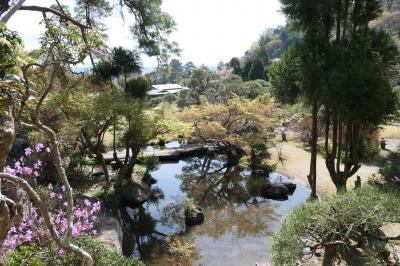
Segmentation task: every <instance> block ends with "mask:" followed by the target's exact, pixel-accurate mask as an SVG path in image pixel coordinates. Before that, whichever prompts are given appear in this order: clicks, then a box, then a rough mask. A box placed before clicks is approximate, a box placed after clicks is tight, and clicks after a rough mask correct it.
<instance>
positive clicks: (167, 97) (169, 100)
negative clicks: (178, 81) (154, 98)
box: [163, 93, 178, 103]
mask: <svg viewBox="0 0 400 266" xmlns="http://www.w3.org/2000/svg"><path fill="white" fill-rule="evenodd" d="M163 101H164V102H166V103H175V102H177V101H178V96H176V95H175V94H172V93H169V94H167V95H164V97H163Z"/></svg>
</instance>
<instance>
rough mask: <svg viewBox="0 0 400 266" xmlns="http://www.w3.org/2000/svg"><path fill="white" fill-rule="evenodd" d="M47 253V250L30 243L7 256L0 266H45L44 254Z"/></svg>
mask: <svg viewBox="0 0 400 266" xmlns="http://www.w3.org/2000/svg"><path fill="white" fill-rule="evenodd" d="M38 251H39V252H38ZM48 252H49V250H48V249H47V248H39V247H38V246H37V245H36V244H34V243H30V244H27V245H23V246H21V247H19V248H18V250H15V251H12V252H11V253H9V254H7V257H6V258H5V260H4V261H3V262H1V263H0V264H1V265H4V266H17V265H27V266H45V265H46V262H45V261H46V254H47V253H48Z"/></svg>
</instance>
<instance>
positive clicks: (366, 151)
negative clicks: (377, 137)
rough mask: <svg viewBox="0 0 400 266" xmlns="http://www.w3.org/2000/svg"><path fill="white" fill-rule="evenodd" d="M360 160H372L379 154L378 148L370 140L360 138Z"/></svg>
mask: <svg viewBox="0 0 400 266" xmlns="http://www.w3.org/2000/svg"><path fill="white" fill-rule="evenodd" d="M359 153H360V159H361V160H364V161H368V160H372V159H374V158H375V157H376V156H377V155H378V154H379V146H377V145H376V143H375V141H374V140H372V139H371V138H368V137H364V136H362V137H361V138H360V151H359Z"/></svg>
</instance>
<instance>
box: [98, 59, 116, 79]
mask: <svg viewBox="0 0 400 266" xmlns="http://www.w3.org/2000/svg"><path fill="white" fill-rule="evenodd" d="M93 70H94V72H95V73H96V74H97V75H99V76H100V77H101V78H102V79H104V80H107V81H108V80H110V79H111V78H112V77H117V76H118V75H119V72H120V68H119V67H118V66H116V65H114V64H113V63H112V61H108V60H101V61H100V62H98V63H97V64H96V65H95V67H94V69H93Z"/></svg>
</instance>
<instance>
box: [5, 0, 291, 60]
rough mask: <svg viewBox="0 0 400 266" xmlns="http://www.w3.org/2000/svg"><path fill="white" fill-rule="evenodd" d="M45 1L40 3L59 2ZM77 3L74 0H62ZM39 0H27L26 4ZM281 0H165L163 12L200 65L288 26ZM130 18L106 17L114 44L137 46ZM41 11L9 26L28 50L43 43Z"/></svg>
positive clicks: (16, 19) (25, 13)
mask: <svg viewBox="0 0 400 266" xmlns="http://www.w3.org/2000/svg"><path fill="white" fill-rule="evenodd" d="M54 2H55V1H52V0H41V1H40V5H49V4H52V3H54ZM60 2H61V3H63V4H64V3H65V4H67V5H71V3H72V2H73V1H71V0H61V1H60ZM37 3H38V1H35V0H27V1H26V5H34V4H37ZM279 8H280V5H279V0H164V2H163V10H164V11H166V12H168V13H169V14H170V15H171V16H172V17H173V18H174V20H175V22H176V23H177V30H176V32H175V33H173V34H172V35H171V40H174V41H176V42H178V44H179V47H180V48H181V49H182V50H183V52H182V54H181V57H180V60H181V61H183V62H188V61H193V62H194V63H195V64H196V65H201V64H205V65H207V66H216V65H217V64H218V62H219V61H225V62H227V61H229V60H230V59H231V58H232V57H234V56H241V55H243V53H244V52H245V51H246V50H247V49H248V48H249V47H250V45H251V44H252V43H253V42H254V41H256V40H257V38H258V36H259V35H260V33H261V32H262V31H263V30H264V29H266V28H269V27H276V26H278V25H283V24H284V22H285V19H284V17H283V15H282V14H281V13H280V12H279ZM130 19H132V18H131V17H129V15H128V14H125V23H124V21H123V20H122V19H121V17H120V15H119V14H115V15H113V16H112V17H110V18H107V20H106V21H105V23H106V25H107V27H108V28H109V30H108V34H109V40H108V43H107V44H108V45H109V46H110V47H115V46H124V47H126V48H129V49H133V48H134V45H135V43H134V41H133V38H132V35H131V34H130V32H129V25H130V23H129V22H130ZM40 20H41V14H40V13H38V12H30V11H19V12H18V13H17V14H16V15H15V16H14V17H12V19H11V20H10V22H9V24H8V26H9V27H10V28H11V29H13V30H16V31H18V32H19V34H20V35H21V36H22V38H23V40H24V42H25V45H26V47H27V48H28V49H32V48H36V47H38V38H39V37H40V35H41V34H42V33H43V31H44V28H43V25H40V24H39V23H40ZM143 61H144V65H145V66H146V67H153V66H155V65H156V62H155V60H152V59H150V58H143Z"/></svg>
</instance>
